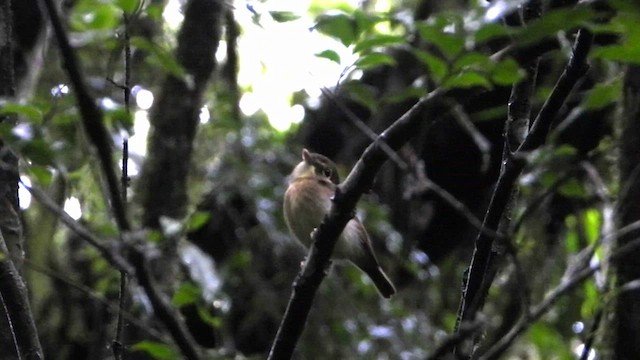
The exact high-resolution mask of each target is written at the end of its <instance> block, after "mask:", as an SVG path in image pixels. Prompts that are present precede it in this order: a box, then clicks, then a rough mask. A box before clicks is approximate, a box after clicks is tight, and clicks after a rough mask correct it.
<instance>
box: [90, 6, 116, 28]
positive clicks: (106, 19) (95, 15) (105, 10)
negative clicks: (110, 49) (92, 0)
mask: <svg viewBox="0 0 640 360" xmlns="http://www.w3.org/2000/svg"><path fill="white" fill-rule="evenodd" d="M82 18H83V19H84V20H85V25H86V26H87V27H88V28H89V29H91V30H110V29H114V28H115V27H116V26H118V25H119V23H120V12H119V9H118V8H116V7H115V6H113V5H112V4H100V5H98V6H97V7H96V8H95V10H94V11H92V12H90V13H89V14H87V15H86V16H83V17H82Z"/></svg>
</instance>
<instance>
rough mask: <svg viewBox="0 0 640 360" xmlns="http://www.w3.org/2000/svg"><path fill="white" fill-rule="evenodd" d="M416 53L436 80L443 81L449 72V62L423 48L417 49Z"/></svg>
mask: <svg viewBox="0 0 640 360" xmlns="http://www.w3.org/2000/svg"><path fill="white" fill-rule="evenodd" d="M414 54H415V56H416V57H417V58H418V60H420V61H421V62H422V63H423V64H425V65H426V66H427V68H428V69H429V72H430V74H431V76H433V79H434V80H435V81H437V82H441V81H442V80H444V78H445V77H446V76H447V74H448V73H449V66H448V64H447V63H446V62H445V61H444V60H442V59H440V58H439V57H437V56H434V55H431V54H429V53H428V52H426V51H422V50H415V51H414Z"/></svg>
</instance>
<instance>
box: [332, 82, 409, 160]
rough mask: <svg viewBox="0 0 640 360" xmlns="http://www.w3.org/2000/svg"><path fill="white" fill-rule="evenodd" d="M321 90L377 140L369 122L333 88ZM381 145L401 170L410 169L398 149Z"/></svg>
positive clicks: (366, 133) (365, 133)
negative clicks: (332, 89) (339, 97)
mask: <svg viewBox="0 0 640 360" xmlns="http://www.w3.org/2000/svg"><path fill="white" fill-rule="evenodd" d="M320 91H321V92H322V94H323V95H324V96H326V97H327V98H329V99H330V100H331V101H333V103H334V104H336V106H337V107H338V109H340V111H342V112H343V113H344V114H345V115H346V116H347V119H349V121H351V123H352V124H353V125H354V126H355V127H356V128H358V130H360V131H361V132H362V133H363V134H364V135H365V136H366V137H367V138H369V140H371V141H375V140H376V139H377V138H378V134H376V133H375V132H374V131H373V130H371V128H370V127H369V126H367V124H365V123H364V121H362V120H361V119H360V118H359V117H358V115H356V114H354V113H353V111H351V109H349V108H348V107H347V106H346V105H345V104H344V103H343V102H342V101H341V100H340V99H338V97H337V96H336V95H335V94H334V93H333V92H332V91H331V90H329V89H327V88H326V87H322V88H320ZM381 147H382V150H383V151H384V152H385V154H387V156H388V157H389V159H391V161H392V162H393V163H394V164H396V165H397V166H398V168H400V170H402V171H409V166H408V165H407V163H406V162H405V161H404V160H402V158H401V157H400V155H398V153H397V152H396V151H394V150H393V149H391V148H390V147H389V145H387V144H384V143H383V144H381Z"/></svg>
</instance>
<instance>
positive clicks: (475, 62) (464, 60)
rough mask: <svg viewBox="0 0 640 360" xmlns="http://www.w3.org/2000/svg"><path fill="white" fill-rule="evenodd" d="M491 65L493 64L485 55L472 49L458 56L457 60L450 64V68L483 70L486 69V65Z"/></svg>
mask: <svg viewBox="0 0 640 360" xmlns="http://www.w3.org/2000/svg"><path fill="white" fill-rule="evenodd" d="M492 66H493V63H492V61H491V59H490V58H489V57H488V56H487V55H484V54H481V53H479V52H475V51H472V52H468V53H465V54H463V55H462V56H460V58H458V60H456V61H455V62H454V63H453V65H452V66H451V70H452V71H460V70H476V71H483V70H487V68H488V67H492Z"/></svg>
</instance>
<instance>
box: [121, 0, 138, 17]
mask: <svg viewBox="0 0 640 360" xmlns="http://www.w3.org/2000/svg"><path fill="white" fill-rule="evenodd" d="M116 5H118V7H120V9H122V11H124V12H125V13H127V14H133V13H134V12H135V11H136V10H138V8H139V7H140V0H116Z"/></svg>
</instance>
